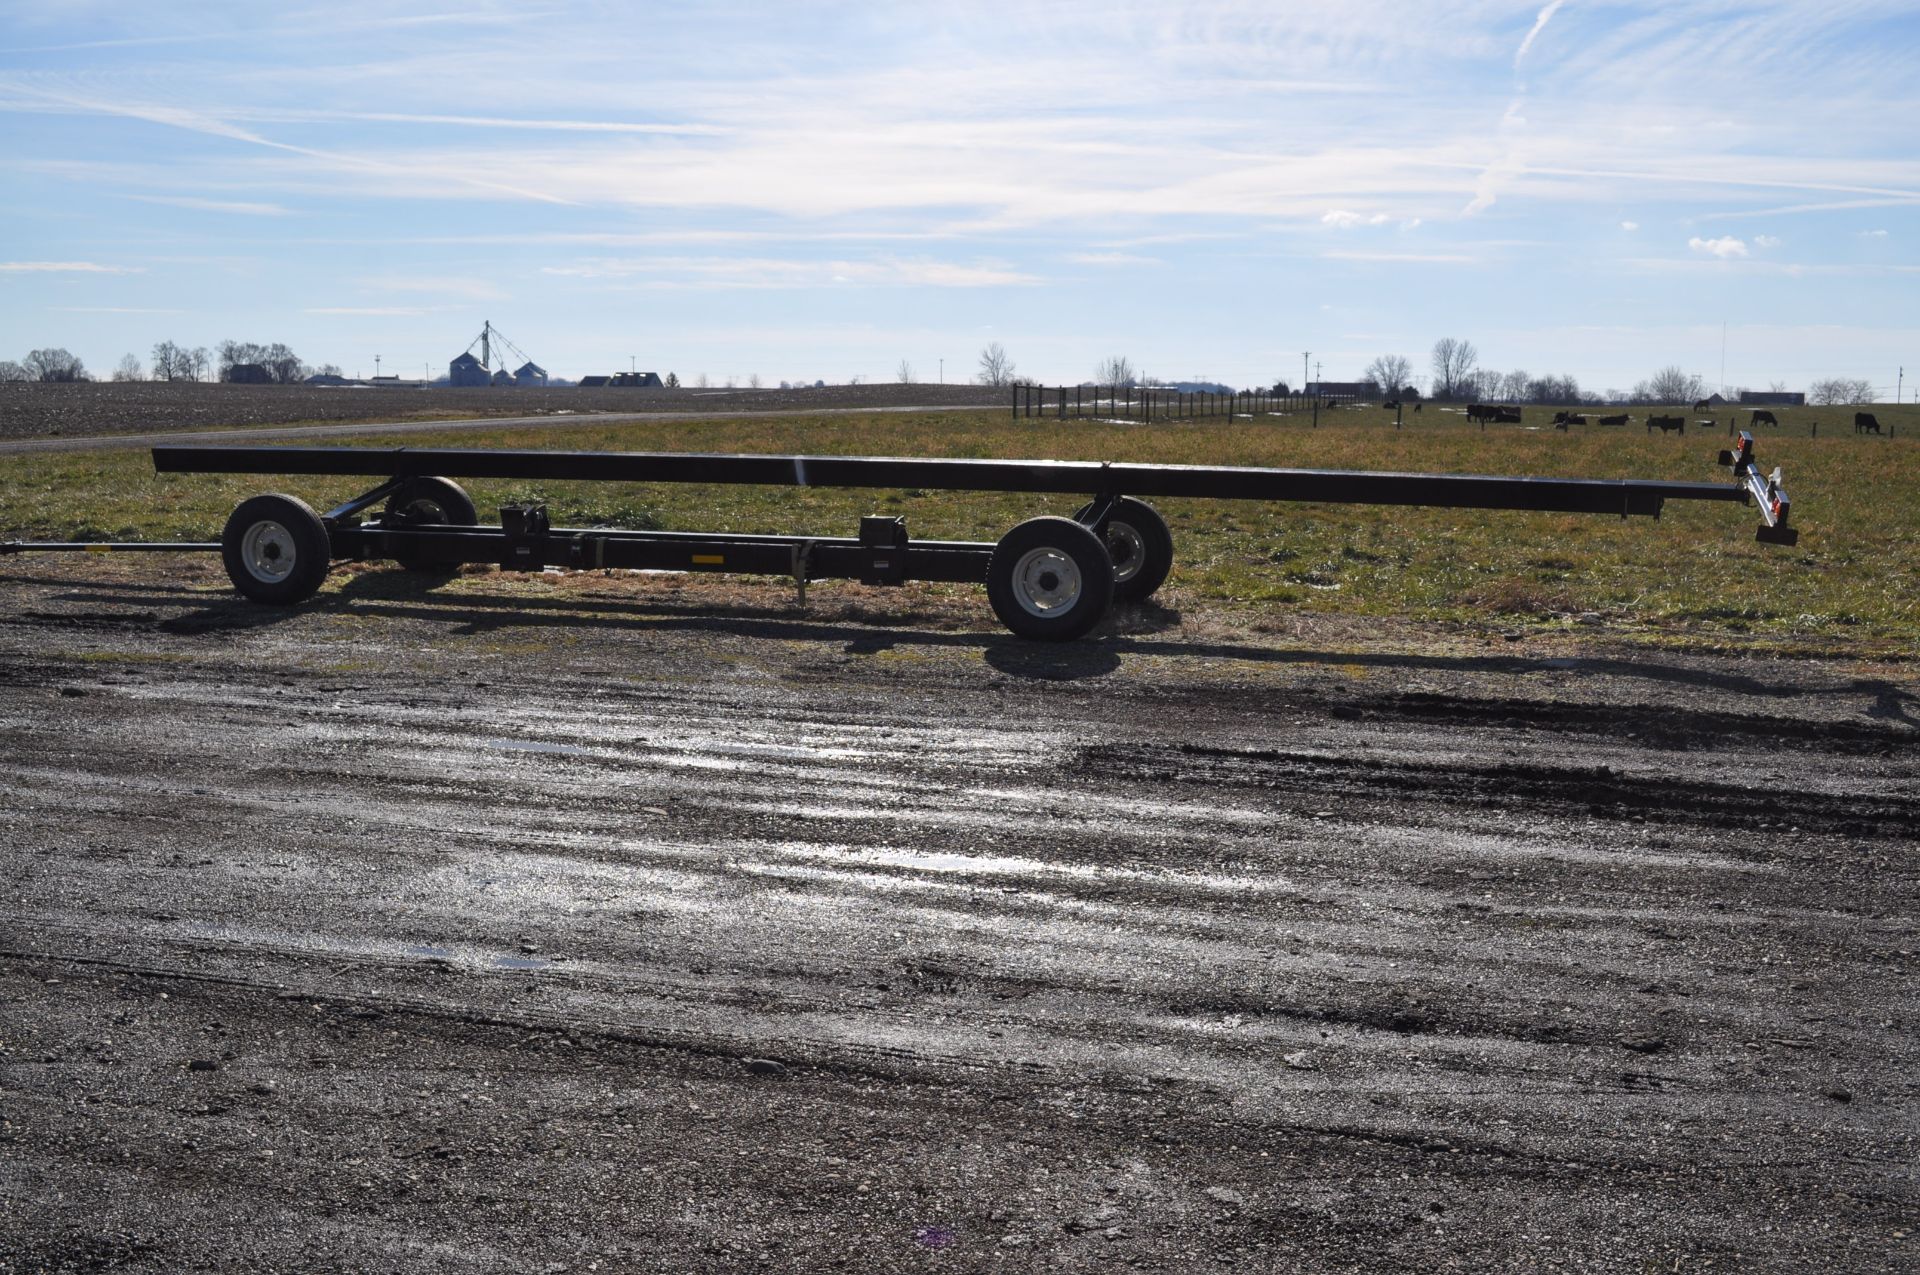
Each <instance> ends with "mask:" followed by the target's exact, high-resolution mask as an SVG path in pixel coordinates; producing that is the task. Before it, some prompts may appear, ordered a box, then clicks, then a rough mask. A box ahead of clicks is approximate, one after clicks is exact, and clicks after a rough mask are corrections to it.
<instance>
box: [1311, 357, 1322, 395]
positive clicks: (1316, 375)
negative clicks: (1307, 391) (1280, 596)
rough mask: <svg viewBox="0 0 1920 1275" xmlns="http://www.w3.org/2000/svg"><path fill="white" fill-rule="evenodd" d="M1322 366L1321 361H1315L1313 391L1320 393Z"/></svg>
mask: <svg viewBox="0 0 1920 1275" xmlns="http://www.w3.org/2000/svg"><path fill="white" fill-rule="evenodd" d="M1321 366H1322V365H1321V364H1320V363H1318V362H1315V363H1314V365H1313V392H1314V393H1315V394H1318V393H1319V392H1320V368H1321Z"/></svg>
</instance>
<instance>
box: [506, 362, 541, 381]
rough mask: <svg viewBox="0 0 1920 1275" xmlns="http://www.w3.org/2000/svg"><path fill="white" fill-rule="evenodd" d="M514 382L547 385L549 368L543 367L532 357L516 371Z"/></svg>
mask: <svg viewBox="0 0 1920 1275" xmlns="http://www.w3.org/2000/svg"><path fill="white" fill-rule="evenodd" d="M513 383H514V384H515V385H545V384H546V383H547V369H545V368H543V367H541V366H540V365H539V364H538V363H535V362H534V361H533V360H532V359H528V360H527V361H526V362H525V363H522V364H521V365H520V366H519V368H517V369H516V370H515V371H514V374H513Z"/></svg>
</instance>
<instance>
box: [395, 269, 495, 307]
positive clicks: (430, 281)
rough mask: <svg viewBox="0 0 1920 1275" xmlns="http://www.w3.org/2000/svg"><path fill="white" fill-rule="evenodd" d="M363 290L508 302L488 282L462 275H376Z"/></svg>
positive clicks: (493, 285)
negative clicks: (430, 294)
mask: <svg viewBox="0 0 1920 1275" xmlns="http://www.w3.org/2000/svg"><path fill="white" fill-rule="evenodd" d="M359 282H360V284H361V286H362V287H366V288H371V289H374V290H375V291H378V292H427V293H433V294H435V295H438V296H443V297H459V298H461V299H462V300H465V301H504V300H506V296H507V294H506V293H505V292H504V291H502V290H501V289H500V287H499V286H498V285H496V284H492V283H489V282H487V281H486V280H485V279H465V278H461V277H460V276H458V275H446V276H441V275H375V276H373V277H371V278H365V279H361V280H360V281H359Z"/></svg>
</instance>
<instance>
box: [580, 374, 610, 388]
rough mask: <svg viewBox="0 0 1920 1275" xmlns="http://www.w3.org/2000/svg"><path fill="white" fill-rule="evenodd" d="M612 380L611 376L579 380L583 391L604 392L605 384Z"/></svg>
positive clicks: (587, 377)
mask: <svg viewBox="0 0 1920 1275" xmlns="http://www.w3.org/2000/svg"><path fill="white" fill-rule="evenodd" d="M612 379H613V378H612V377H611V376H583V377H581V378H580V388H581V389H583V390H604V389H606V388H607V382H608V381H611V380H612Z"/></svg>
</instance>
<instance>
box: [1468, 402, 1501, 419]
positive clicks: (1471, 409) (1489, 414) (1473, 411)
mask: <svg viewBox="0 0 1920 1275" xmlns="http://www.w3.org/2000/svg"><path fill="white" fill-rule="evenodd" d="M1467 419H1468V420H1470V421H1480V422H1482V423H1484V422H1487V421H1497V420H1499V419H1500V409H1499V408H1497V407H1494V406H1492V405H1491V404H1487V403H1469V404H1467Z"/></svg>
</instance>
